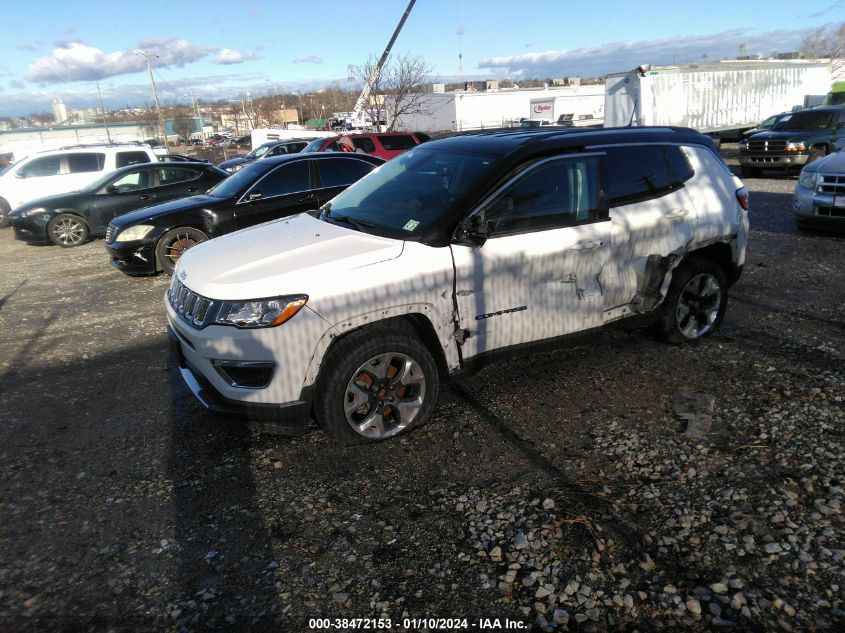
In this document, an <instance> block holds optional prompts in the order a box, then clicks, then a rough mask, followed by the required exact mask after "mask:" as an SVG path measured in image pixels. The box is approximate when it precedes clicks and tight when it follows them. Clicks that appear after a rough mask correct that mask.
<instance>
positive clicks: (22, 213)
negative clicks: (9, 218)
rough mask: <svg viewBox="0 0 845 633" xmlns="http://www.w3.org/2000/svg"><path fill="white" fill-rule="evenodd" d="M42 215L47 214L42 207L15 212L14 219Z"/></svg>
mask: <svg viewBox="0 0 845 633" xmlns="http://www.w3.org/2000/svg"><path fill="white" fill-rule="evenodd" d="M42 213H47V209H45V208H44V207H38V208H36V209H29V210H28V211H15V212H14V217H16V218H34V217H35V216H36V215H41V214H42Z"/></svg>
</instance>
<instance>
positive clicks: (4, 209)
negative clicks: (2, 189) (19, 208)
mask: <svg viewBox="0 0 845 633" xmlns="http://www.w3.org/2000/svg"><path fill="white" fill-rule="evenodd" d="M11 210H12V209H11V207H9V203H8V202H6V201H5V200H3V198H0V229H5V228H6V227H7V226H9V225H10V224H11V223H12V218H10V217H9V212H10V211H11Z"/></svg>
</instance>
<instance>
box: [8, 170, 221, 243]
mask: <svg viewBox="0 0 845 633" xmlns="http://www.w3.org/2000/svg"><path fill="white" fill-rule="evenodd" d="M227 176H228V174H227V173H226V172H225V171H223V170H221V169H218V168H217V167H213V166H212V165H209V164H208V163H197V162H194V163H189V162H180V163H178V164H177V163H167V164H165V163H158V164H156V163H144V164H141V165H131V166H129V167H124V168H122V169H118V170H117V171H113V172H111V173H109V174H107V175H105V176H103V177H102V178H100V179H99V180H97V181H96V182H94V183H92V184H90V185H88V186H87V187H84V188H83V189H80V190H79V191H72V192H70V193H64V194H60V195H57V196H49V197H46V198H39V199H37V200H33V201H32V202H28V203H27V204H24V205H21V206H20V207H18V208H17V209H15V210H14V212H12V213H11V214H10V218H11V220H12V226H13V227H14V229H15V237H16V238H17V239H19V240H23V241H25V242H31V243H35V244H48V243H50V242H52V243H53V244H57V245H59V246H64V247H70V246H79V245H80V244H83V243H85V242H86V241H87V240H88V239H89V238H90V237H104V236H105V234H106V228H107V227H108V225H109V222H111V221H112V220H113V219H114V218H116V217H117V216H120V215H123V214H124V213H129V212H130V211H135V210H136V209H141V208H143V207H148V206H150V205H153V204H157V203H159V202H164V201H167V200H174V199H176V198H184V197H185V196H190V195H192V194H196V193H199V192H202V191H206V190H208V189H209V188H210V187H213V186H214V185H216V184H217V183H219V182H220V181H221V180H223V179H225V178H226V177H227Z"/></svg>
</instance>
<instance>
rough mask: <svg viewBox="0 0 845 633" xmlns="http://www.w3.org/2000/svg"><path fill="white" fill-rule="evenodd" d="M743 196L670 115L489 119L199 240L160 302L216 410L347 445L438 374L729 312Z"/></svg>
mask: <svg viewBox="0 0 845 633" xmlns="http://www.w3.org/2000/svg"><path fill="white" fill-rule="evenodd" d="M746 209H747V192H746V190H745V188H744V187H743V185H742V182H741V181H740V180H739V179H738V178H736V177H735V176H733V175H732V174H731V172H730V171H729V170H728V168H727V167H726V165H725V164H724V162H722V160H721V158H720V157H719V155H718V154H717V153H716V152H715V151H714V148H713V144H712V142H711V141H710V139H708V138H707V137H706V136H703V135H701V134H699V133H697V132H693V131H691V130H686V129H677V128H647V127H640V128H627V129H604V130H590V131H562V130H559V129H558V130H551V129H548V128H546V129H538V130H513V131H495V132H483V133H475V134H466V135H460V136H454V137H451V138H447V139H443V140H438V141H432V142H429V143H426V144H424V145H421V146H418V147H415V148H413V149H412V150H410V151H408V152H406V153H405V154H402V155H401V156H399V157H397V158H394V159H393V160H391V161H389V162H388V163H385V164H384V165H382V166H381V167H379V168H378V169H377V170H375V171H373V172H372V173H371V174H370V175H368V176H366V177H365V178H363V179H362V180H360V181H359V182H358V183H356V184H354V185H352V186H351V187H350V188H349V189H347V190H346V191H345V192H344V193H342V194H340V195H339V196H337V197H336V198H335V199H334V200H332V201H331V202H329V203H328V204H326V205H324V206H323V207H322V209H321V214H320V216H319V218H318V217H313V216H312V215H309V214H305V213H303V214H300V215H297V216H293V217H289V218H285V219H282V220H278V221H275V222H269V223H266V224H263V225H259V226H256V227H254V228H249V229H245V230H243V231H239V232H236V233H232V234H230V235H228V236H225V237H222V238H220V239H215V240H211V241H209V242H206V243H204V244H200V245H199V246H197V247H196V248H194V249H191V250H190V251H188V252H186V253H185V255H184V256H183V257H182V258H181V259H180V260H179V265H178V267H177V268H176V271H175V274H174V276H173V281H172V284H171V286H170V289H169V290H168V292H167V297H166V309H167V315H168V321H169V330H170V333H171V341H172V344H173V347H174V350H175V352H176V355H177V357H178V360H179V365H180V368H181V373H182V376H183V378H184V380H185V381H186V382H187V384H188V385H189V386H190V388H191V389H192V391H193V392H194V394H195V395H196V396H197V398H199V400H200V401H201V402H202V403H203V404H204V405H205V406H206V407H207V408H209V409H211V410H213V411H217V412H228V413H236V414H240V415H244V416H247V417H249V418H250V419H252V420H264V422H263V423H262V424H263V427H264V428H265V429H267V430H271V431H275V432H283V433H298V432H301V431H302V430H303V429H304V428H305V426H306V422H307V420H308V417H309V415H310V414H311V413H312V412H313V414H314V416H315V417H316V419H317V421H318V423H319V424H320V425H321V427H322V428H323V429H324V430H325V431H326V432H327V433H328V434H329V435H330V436H332V437H333V438H335V439H337V440H339V441H341V442H346V443H356V442H362V441H372V440H382V439H385V438H389V437H392V436H395V435H397V434H399V433H402V432H405V431H407V430H409V429H412V428H414V427H416V426H418V425H420V424H422V423H424V422H425V420H426V419H427V418H428V417H429V416H430V414H431V411H432V409H433V408H434V406H435V404H436V402H437V395H438V387H439V385H440V382H441V380H442V379H446V378H454V377H456V376H460V375H462V374H464V373H466V372H468V371H471V370H473V369H475V368H477V367H478V366H479V365H480V364H482V363H483V362H485V361H487V360H489V359H491V358H494V357H499V356H501V355H503V354H509V353H524V352H526V351H529V350H531V349H535V348H537V347H542V348H545V347H548V346H550V345H554V344H557V343H559V342H561V341H566V340H567V339H568V338H570V337H572V336H573V335H576V334H580V333H583V332H585V331H590V330H596V329H599V328H603V327H606V326H608V325H609V324H613V323H616V322H618V321H620V320H622V319H627V318H630V317H635V316H637V315H648V316H650V317H651V319H653V320H654V321H656V323H657V326H658V329H659V331H660V332H661V333H662V336H663V338H665V339H666V340H668V341H670V342H685V341H691V342H692V341H697V340H698V339H700V338H701V337H704V336H707V335H709V334H712V333H713V332H714V331H715V330H716V329H717V328H718V327H719V324H720V322H721V321H722V318H723V317H724V313H725V308H726V305H727V297H728V288H729V286H730V285H731V284H732V283H734V282H735V281H736V280H737V279H738V278H739V275H740V273H741V271H742V266H743V263H744V260H745V244H746V237H747V233H748V216H747V212H746Z"/></svg>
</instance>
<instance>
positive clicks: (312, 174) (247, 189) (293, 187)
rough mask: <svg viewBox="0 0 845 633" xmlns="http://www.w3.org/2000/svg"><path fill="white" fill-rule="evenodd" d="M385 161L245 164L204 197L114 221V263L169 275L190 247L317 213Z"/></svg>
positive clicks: (309, 159)
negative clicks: (278, 220)
mask: <svg viewBox="0 0 845 633" xmlns="http://www.w3.org/2000/svg"><path fill="white" fill-rule="evenodd" d="M383 162H384V161H383V160H382V159H380V158H377V157H375V156H368V155H367V154H349V155H338V154H290V155H287V156H276V157H273V158H268V159H267V160H257V161H253V162H252V163H249V164H248V165H247V166H246V167H244V168H243V169H242V170H240V171H238V172H237V173H235V174H233V175H232V176H229V177H228V178H227V179H226V180H224V181H223V182H221V183H220V184H219V185H217V186H216V187H214V188H213V189H211V190H209V191H208V192H207V193H205V194H203V195H197V196H191V197H190V198H184V199H182V200H175V201H173V202H168V203H165V204H159V205H156V206H154V207H149V208H147V209H142V210H141V211H136V212H135V213H130V214H128V215H124V216H121V217H119V218H115V220H114V221H113V222H112V223H111V224H109V227H108V231H107V233H106V250H108V252H109V255H110V256H111V261H112V265H113V266H114V267H115V268H117V269H119V270H122V271H123V272H125V273H126V274H128V275H154V274H156V273H157V272H158V271H164V272H166V273H167V274H171V273H172V272H173V268H174V266H175V265H176V261H177V260H178V259H179V257H180V256H181V254H182V253H183V252H184V251H185V250H186V249H188V248H190V247H191V246H194V245H195V244H198V243H200V242H204V241H205V240H207V239H210V238H212V237H217V236H218V235H223V234H225V233H231V232H232V231H235V230H238V229H243V228H246V227H248V226H253V225H255V224H260V223H261V222H267V221H268V220H275V219H276V218H281V217H284V216H287V215H292V214H294V213H299V212H301V211H308V210H310V209H316V208H317V207H319V206H320V205H321V204H323V203H325V202H328V201H329V200H331V199H332V198H334V197H335V196H336V195H337V194H338V193H340V192H341V191H343V190H344V189H346V187H348V186H349V185H351V184H352V183H353V182H355V181H356V180H358V179H359V178H361V177H363V176H366V175H367V174H369V173H370V172H371V171H372V170H373V169H375V168H376V167H378V166H379V165H381V164H382V163H383Z"/></svg>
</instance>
